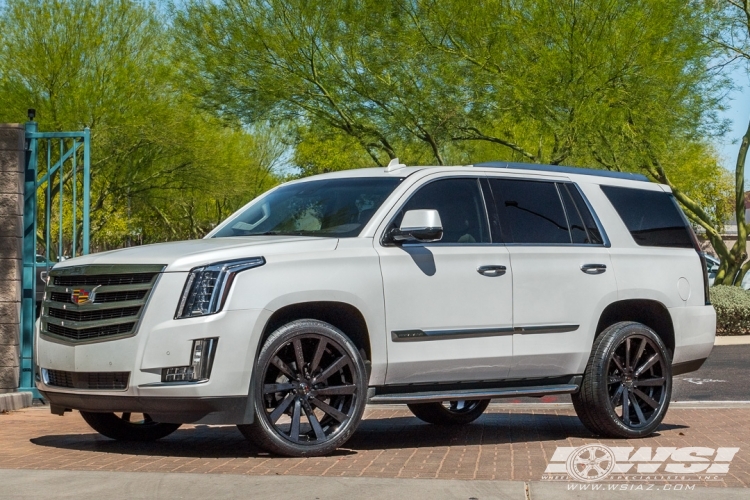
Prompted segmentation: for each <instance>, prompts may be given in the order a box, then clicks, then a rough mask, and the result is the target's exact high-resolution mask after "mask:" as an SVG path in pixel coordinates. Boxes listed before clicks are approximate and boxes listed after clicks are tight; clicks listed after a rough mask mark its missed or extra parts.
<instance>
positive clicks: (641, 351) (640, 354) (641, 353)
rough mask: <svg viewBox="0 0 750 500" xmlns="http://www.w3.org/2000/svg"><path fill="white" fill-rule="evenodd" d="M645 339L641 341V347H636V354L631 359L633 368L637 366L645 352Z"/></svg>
mask: <svg viewBox="0 0 750 500" xmlns="http://www.w3.org/2000/svg"><path fill="white" fill-rule="evenodd" d="M646 344H647V342H646V339H641V345H640V346H638V352H637V353H635V358H633V366H635V365H637V364H638V361H640V360H641V356H643V351H645V350H646Z"/></svg>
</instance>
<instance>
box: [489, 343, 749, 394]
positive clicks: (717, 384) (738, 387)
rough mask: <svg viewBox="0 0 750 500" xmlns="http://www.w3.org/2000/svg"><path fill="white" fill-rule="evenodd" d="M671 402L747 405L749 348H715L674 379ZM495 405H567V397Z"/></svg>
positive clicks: (736, 346) (745, 346)
mask: <svg viewBox="0 0 750 500" xmlns="http://www.w3.org/2000/svg"><path fill="white" fill-rule="evenodd" d="M672 401H696V402H699V401H750V344H745V345H725V346H715V347H714V350H713V352H711V355H710V356H709V357H708V360H707V361H706V362H705V363H704V364H703V366H702V367H701V369H700V370H698V371H696V372H691V373H686V374H685V375H680V376H678V377H675V379H674V387H673V390H672ZM495 402H496V403H570V396H567V395H563V396H544V397H543V398H516V399H497V400H495Z"/></svg>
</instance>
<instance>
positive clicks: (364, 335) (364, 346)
mask: <svg viewBox="0 0 750 500" xmlns="http://www.w3.org/2000/svg"><path fill="white" fill-rule="evenodd" d="M298 319H317V320H319V321H325V322H326V323H329V324H331V325H333V326H335V327H336V328H338V329H339V330H341V331H342V332H344V334H345V335H346V336H347V337H349V338H350V339H351V341H352V342H353V343H354V345H355V346H356V347H357V349H360V350H361V351H364V353H365V361H371V360H372V346H371V345H370V332H369V329H368V327H367V322H366V321H365V317H364V315H363V314H362V312H361V311H360V310H359V309H358V308H356V307H355V306H353V305H351V304H349V303H347V302H337V301H330V300H324V301H314V302H299V303H295V304H288V305H286V306H284V307H281V308H279V309H277V310H276V311H274V313H273V314H272V315H271V316H270V317H269V318H268V321H266V325H265V326H264V328H263V334H262V335H261V338H260V344H259V347H258V352H260V346H262V345H263V342H265V340H266V339H267V338H268V337H269V336H270V335H271V334H272V333H273V332H274V331H276V330H277V329H278V328H279V327H281V326H283V325H285V324H287V323H290V322H292V321H295V320H298Z"/></svg>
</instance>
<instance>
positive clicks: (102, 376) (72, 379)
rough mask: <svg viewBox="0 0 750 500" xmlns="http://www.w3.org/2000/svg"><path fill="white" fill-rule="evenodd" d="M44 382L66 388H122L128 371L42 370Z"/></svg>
mask: <svg viewBox="0 0 750 500" xmlns="http://www.w3.org/2000/svg"><path fill="white" fill-rule="evenodd" d="M44 373H45V383H46V384H47V385H51V386H54V387H64V388H67V389H98V390H116V391H119V390H124V389H127V388H128V380H129V379H130V372H66V371H62V370H46V369H45V370H44Z"/></svg>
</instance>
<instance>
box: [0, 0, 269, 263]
mask: <svg viewBox="0 0 750 500" xmlns="http://www.w3.org/2000/svg"><path fill="white" fill-rule="evenodd" d="M0 33H2V37H0V102H2V106H1V107H0V121H11V122H13V121H16V122H20V121H23V120H24V119H25V115H26V109H27V108H36V109H37V118H38V121H39V128H40V130H52V131H56V130H80V129H82V128H83V127H85V126H88V127H90V128H91V131H92V148H93V149H92V171H91V172H92V193H91V200H92V201H91V206H92V213H91V221H92V246H93V247H94V248H97V249H106V248H113V247H119V246H122V245H123V244H128V242H132V241H133V240H138V241H141V242H151V241H164V240H166V239H176V238H187V237H200V236H202V235H203V234H205V232H206V231H207V230H209V229H210V228H211V227H212V226H213V225H215V224H216V223H217V222H218V220H220V219H221V218H223V217H225V216H226V215H227V214H228V213H229V212H231V211H233V210H234V209H236V208H238V207H239V206H241V205H242V204H243V203H245V202H246V201H247V200H248V199H250V198H251V197H253V196H254V195H256V194H258V193H259V192H261V191H262V190H264V189H265V188H267V187H268V186H269V185H271V184H273V183H275V182H276V179H275V177H274V175H273V174H272V173H269V170H270V169H273V168H274V166H275V165H276V164H277V163H278V158H279V156H280V155H281V152H279V151H278V148H276V150H274V151H273V152H271V151H269V144H270V142H269V141H271V142H273V141H272V139H273V138H272V137H270V136H269V134H267V133H266V134H265V135H263V134H259V135H257V136H254V135H253V134H251V133H249V132H248V131H246V130H245V129H243V128H242V127H240V126H239V124H238V123H237V122H236V121H235V122H232V121H228V120H222V119H220V118H217V117H216V116H214V115H212V114H209V113H206V112H204V111H201V110H200V109H199V108H198V106H197V105H196V101H195V100H194V99H193V98H192V97H191V96H190V95H189V94H188V93H187V92H185V91H184V89H183V88H182V87H181V85H180V81H179V79H178V75H177V71H176V68H177V67H178V63H179V61H176V60H174V58H173V57H172V54H173V53H174V50H173V48H174V43H173V40H172V38H171V34H170V32H169V23H168V19H166V18H164V16H163V15H162V14H161V13H160V12H159V10H158V9H157V8H156V7H155V6H154V5H153V4H150V3H147V2H134V1H129V0H13V1H5V2H2V3H0ZM271 149H273V147H271ZM53 159H54V158H53ZM42 173H43V172H42ZM70 182H72V180H71V179H70V177H67V178H66V179H65V183H66V185H68V186H69V185H70ZM79 188H80V186H79ZM57 194H58V193H57V188H55V190H54V192H53V202H54V199H55V198H54V197H56V196H57ZM79 213H80V209H79ZM52 223H53V225H56V224H59V221H58V220H53V221H52ZM79 234H80V233H79ZM65 238H66V246H68V247H70V244H71V242H70V238H71V235H70V234H68V233H66V236H65ZM68 251H69V250H68Z"/></svg>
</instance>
